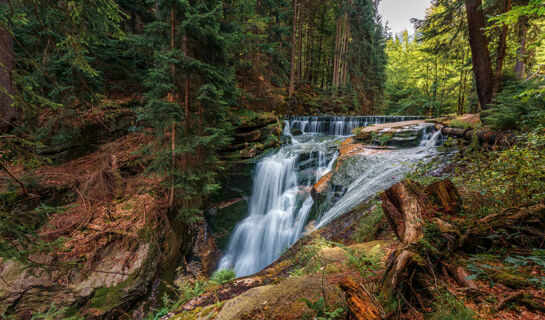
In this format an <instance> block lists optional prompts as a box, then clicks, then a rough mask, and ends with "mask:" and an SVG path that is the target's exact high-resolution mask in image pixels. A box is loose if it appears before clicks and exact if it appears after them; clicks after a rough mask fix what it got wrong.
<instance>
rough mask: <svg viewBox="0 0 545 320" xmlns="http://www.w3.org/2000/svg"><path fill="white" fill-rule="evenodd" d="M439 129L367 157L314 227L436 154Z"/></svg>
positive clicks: (326, 221)
mask: <svg viewBox="0 0 545 320" xmlns="http://www.w3.org/2000/svg"><path fill="white" fill-rule="evenodd" d="M440 136H441V132H440V131H437V132H435V133H434V134H433V135H432V136H431V137H429V139H428V140H424V141H423V146H422V145H421V146H419V147H416V148H409V149H398V150H394V151H390V152H386V153H382V154H377V155H373V156H368V157H367V159H366V160H367V161H368V163H367V166H366V168H365V171H364V173H363V174H362V175H361V176H360V177H359V178H358V179H356V180H355V181H354V182H352V183H351V184H350V185H349V186H348V188H347V191H346V193H345V194H344V195H343V196H342V197H341V199H339V201H337V203H335V204H334V205H333V206H332V207H331V208H330V209H329V210H328V211H326V212H325V213H324V214H323V215H322V216H321V217H320V218H319V219H318V221H317V223H316V228H318V229H319V228H322V227H324V226H325V225H327V224H328V223H330V222H331V221H332V220H334V219H335V218H337V217H339V216H340V215H342V214H344V213H346V212H349V211H350V210H352V209H354V208H355V207H357V206H358V205H359V204H360V203H362V202H363V201H366V200H369V199H370V198H371V197H372V196H373V195H375V194H376V193H377V192H379V191H381V190H385V189H387V188H389V187H390V186H392V185H394V184H395V183H397V182H399V181H401V180H402V179H403V178H404V177H405V175H406V174H407V173H409V172H410V171H411V170H412V169H413V167H412V166H411V165H410V164H417V163H419V162H426V161H428V160H431V159H432V158H433V156H435V155H436V154H437V149H436V148H434V147H435V145H436V143H437V141H438V139H439V137H440Z"/></svg>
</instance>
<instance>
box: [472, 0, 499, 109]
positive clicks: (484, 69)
mask: <svg viewBox="0 0 545 320" xmlns="http://www.w3.org/2000/svg"><path fill="white" fill-rule="evenodd" d="M465 6H466V13H467V23H468V29H469V46H470V47H471V60H472V62H473V72H474V73H475V83H476V86H477V96H478V97H479V103H480V105H481V109H482V110H486V109H487V108H488V105H489V104H490V102H491V101H492V93H493V89H494V73H493V71H492V62H491V61H490V52H489V51H488V40H487V39H486V36H485V35H484V33H483V32H484V31H483V30H484V28H485V27H486V24H485V18H484V14H483V12H482V10H481V6H482V1H481V0H465Z"/></svg>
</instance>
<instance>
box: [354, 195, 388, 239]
mask: <svg viewBox="0 0 545 320" xmlns="http://www.w3.org/2000/svg"><path fill="white" fill-rule="evenodd" d="M386 226H387V222H386V217H385V216H384V212H383V211H382V206H381V205H380V203H379V202H378V201H376V202H373V207H372V209H371V210H369V211H367V212H364V213H363V214H362V217H361V218H360V220H359V221H358V228H357V229H356V230H355V231H354V234H353V235H352V238H353V239H354V240H356V241H357V242H367V241H371V240H375V239H376V236H377V235H378V233H379V232H380V231H381V230H382V229H383V228H384V227H386Z"/></svg>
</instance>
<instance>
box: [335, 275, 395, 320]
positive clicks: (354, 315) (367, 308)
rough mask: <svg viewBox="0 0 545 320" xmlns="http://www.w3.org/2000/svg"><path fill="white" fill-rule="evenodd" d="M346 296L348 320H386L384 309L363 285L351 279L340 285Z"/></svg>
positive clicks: (344, 280)
mask: <svg viewBox="0 0 545 320" xmlns="http://www.w3.org/2000/svg"><path fill="white" fill-rule="evenodd" d="M339 286H340V288H341V290H342V291H344V293H345V296H346V306H347V307H348V315H347V319H348V320H380V319H384V309H382V306H381V305H380V303H379V302H378V300H377V299H376V298H375V297H374V296H373V295H371V294H370V293H369V291H368V290H367V289H366V288H365V287H364V286H363V285H362V284H357V283H356V282H354V280H352V279H350V278H345V279H343V280H342V281H341V283H339Z"/></svg>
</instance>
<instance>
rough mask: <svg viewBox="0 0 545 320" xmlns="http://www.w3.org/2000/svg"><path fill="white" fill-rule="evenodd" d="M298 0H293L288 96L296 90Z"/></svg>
mask: <svg viewBox="0 0 545 320" xmlns="http://www.w3.org/2000/svg"><path fill="white" fill-rule="evenodd" d="M297 10H298V4H297V0H293V20H292V29H291V59H290V61H291V66H290V84H289V88H288V97H290V98H291V97H292V96H293V94H294V92H295V49H296V46H297Z"/></svg>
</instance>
